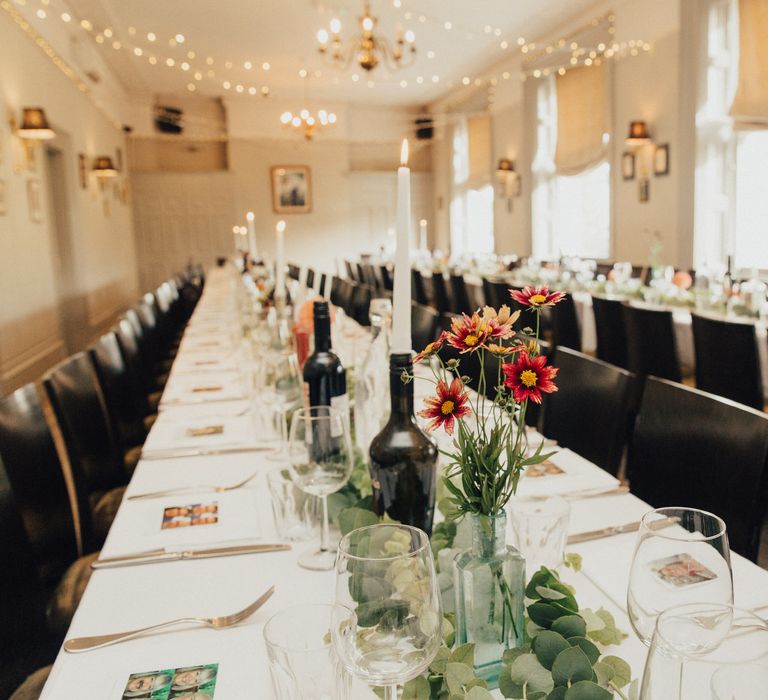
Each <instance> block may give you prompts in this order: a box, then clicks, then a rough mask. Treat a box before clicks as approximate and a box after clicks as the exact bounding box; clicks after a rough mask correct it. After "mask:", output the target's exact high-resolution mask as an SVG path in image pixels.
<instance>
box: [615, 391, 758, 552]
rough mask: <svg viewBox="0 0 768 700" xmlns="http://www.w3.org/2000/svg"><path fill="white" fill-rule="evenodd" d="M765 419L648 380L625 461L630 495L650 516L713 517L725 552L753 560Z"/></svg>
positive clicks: (717, 400)
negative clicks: (678, 510) (719, 523)
mask: <svg viewBox="0 0 768 700" xmlns="http://www.w3.org/2000/svg"><path fill="white" fill-rule="evenodd" d="M767 460H768V415H766V414H765V413H763V412H761V411H756V410H754V409H752V408H749V407H747V406H742V405H741V404H737V403H735V402H733V401H730V400H728V399H723V398H721V397H719V396H714V395H712V394H707V393H705V392H703V391H700V390H698V389H692V388H690V387H687V386H683V385H681V384H676V383H674V382H670V381H666V380H664V379H657V378H655V377H648V379H647V380H646V382H645V389H644V391H643V397H642V402H641V404H640V412H639V414H638V417H637V421H636V422H635V427H634V434H633V437H632V442H631V446H630V450H629V456H628V461H627V475H628V477H629V480H630V485H631V488H632V492H633V493H634V494H635V495H636V496H638V497H639V498H642V499H643V500H644V501H647V502H648V503H649V504H650V505H651V506H653V507H654V508H658V507H662V506H687V507H692V508H698V509H701V510H706V511H709V512H712V513H715V514H716V515H719V516H720V517H721V518H722V519H723V520H724V521H725V524H726V527H727V528H728V540H729V542H730V545H731V548H732V549H734V550H735V551H737V552H738V553H739V554H741V555H743V556H745V557H748V558H749V559H751V560H753V561H754V560H755V558H756V556H757V552H758V546H759V540H760V529H761V526H762V523H763V520H764V518H765V515H766V510H767V509H768V488H767V487H768V483H767V482H768V480H767V479H766V476H767V473H766V461H767Z"/></svg>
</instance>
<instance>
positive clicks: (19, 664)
mask: <svg viewBox="0 0 768 700" xmlns="http://www.w3.org/2000/svg"><path fill="white" fill-rule="evenodd" d="M0 532H2V537H0V557H2V561H3V562H5V565H4V566H3V575H2V577H0V620H2V624H0V647H2V649H3V661H2V663H0V697H2V698H9V697H11V694H12V693H14V692H15V691H16V690H17V687H18V686H19V684H21V683H22V682H24V681H25V679H26V678H27V677H28V676H29V675H30V674H32V673H33V672H34V671H36V670H37V669H38V668H39V667H40V666H43V665H44V664H48V663H51V662H52V661H53V659H54V658H55V656H56V640H54V639H53V638H52V635H51V634H50V633H49V632H48V629H47V623H46V610H45V595H44V593H43V590H42V587H41V585H40V582H39V580H38V577H37V570H36V567H35V561H34V557H33V556H32V549H31V546H30V544H29V541H28V539H27V536H26V532H25V530H24V527H23V524H22V521H21V517H20V515H19V512H18V510H17V507H16V502H15V499H14V494H13V492H12V490H11V486H10V483H9V480H8V478H7V475H6V473H5V470H4V469H3V465H2V463H0ZM27 685H30V683H28V684H27ZM41 690H42V688H41Z"/></svg>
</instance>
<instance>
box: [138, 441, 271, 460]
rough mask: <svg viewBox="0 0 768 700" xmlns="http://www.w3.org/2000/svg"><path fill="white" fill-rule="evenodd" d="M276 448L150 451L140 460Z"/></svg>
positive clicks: (142, 454) (251, 447)
mask: <svg viewBox="0 0 768 700" xmlns="http://www.w3.org/2000/svg"><path fill="white" fill-rule="evenodd" d="M275 447H276V446H274V445H273V446H272V447H267V446H266V445H252V446H250V447H217V448H209V449H206V448H200V447H190V448H180V449H178V450H151V451H149V452H142V453H141V459H143V460H152V459H178V458H179V457H207V456H208V455H228V454H238V453H239V452H269V451H270V450H274V449H275Z"/></svg>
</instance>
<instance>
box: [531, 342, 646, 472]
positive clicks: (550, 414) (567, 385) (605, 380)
mask: <svg viewBox="0 0 768 700" xmlns="http://www.w3.org/2000/svg"><path fill="white" fill-rule="evenodd" d="M552 364H554V365H555V367H557V368H558V370H559V371H558V374H557V379H556V380H555V383H556V384H557V388H558V390H557V391H556V392H553V393H552V394H548V395H547V396H546V398H545V400H544V408H543V417H542V424H541V426H542V432H543V434H544V435H545V436H546V437H548V438H552V439H554V440H557V442H558V444H559V445H560V446H562V447H567V448H568V449H571V450H573V451H574V452H576V453H577V454H580V455H581V456H582V457H584V458H585V459H587V460H589V461H590V462H593V463H594V464H597V465H598V466H599V467H601V468H602V469H604V470H605V471H607V472H609V473H610V474H613V475H616V474H617V473H618V471H619V466H620V465H621V458H622V454H623V452H624V445H625V444H626V441H627V437H628V429H629V426H630V420H629V417H630V415H631V413H630V412H631V409H632V401H631V399H632V396H633V393H634V377H633V375H632V374H630V373H629V372H628V371H627V370H625V369H621V368H620V367H615V366H614V365H609V364H608V363H607V362H603V361H602V360H596V359H594V358H592V357H589V356H588V355H584V354H582V353H580V352H577V351H575V350H572V349H570V348H566V347H556V348H555V352H554V358H553V359H552ZM529 406H530V403H529Z"/></svg>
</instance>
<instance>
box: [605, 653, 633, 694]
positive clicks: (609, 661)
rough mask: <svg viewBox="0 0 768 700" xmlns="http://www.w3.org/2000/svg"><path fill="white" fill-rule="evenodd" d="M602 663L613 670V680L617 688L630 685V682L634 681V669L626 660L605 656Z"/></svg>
mask: <svg viewBox="0 0 768 700" xmlns="http://www.w3.org/2000/svg"><path fill="white" fill-rule="evenodd" d="M601 663H603V664H605V665H606V666H609V667H610V668H611V669H612V670H613V678H611V680H612V681H613V683H614V685H615V686H616V687H617V688H623V687H624V686H625V685H629V682H630V681H631V680H632V669H631V668H630V667H629V664H628V663H627V662H626V661H624V659H620V658H619V657H618V656H604V657H603V658H602V659H601Z"/></svg>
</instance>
